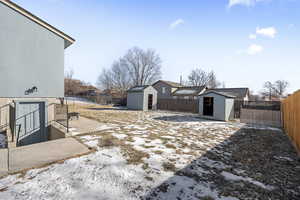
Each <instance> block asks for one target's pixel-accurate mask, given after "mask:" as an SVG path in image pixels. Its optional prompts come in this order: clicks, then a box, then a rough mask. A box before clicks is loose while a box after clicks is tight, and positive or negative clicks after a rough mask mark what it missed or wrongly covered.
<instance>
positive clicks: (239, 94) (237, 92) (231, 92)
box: [207, 88, 249, 99]
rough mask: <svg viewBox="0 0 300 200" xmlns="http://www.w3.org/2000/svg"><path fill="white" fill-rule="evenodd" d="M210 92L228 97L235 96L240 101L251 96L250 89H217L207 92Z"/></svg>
mask: <svg viewBox="0 0 300 200" xmlns="http://www.w3.org/2000/svg"><path fill="white" fill-rule="evenodd" d="M209 91H215V92H218V93H223V94H225V95H228V96H234V97H235V98H238V99H244V98H245V97H246V96H247V94H249V88H216V89H209V90H207V92H209Z"/></svg>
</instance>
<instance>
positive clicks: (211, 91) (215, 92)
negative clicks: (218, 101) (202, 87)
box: [199, 90, 236, 98]
mask: <svg viewBox="0 0 300 200" xmlns="http://www.w3.org/2000/svg"><path fill="white" fill-rule="evenodd" d="M210 93H214V94H218V95H221V96H224V97H227V98H236V96H233V95H230V94H228V93H226V92H217V91H214V90H208V91H206V92H204V93H202V94H200V95H199V96H205V95H207V94H210Z"/></svg>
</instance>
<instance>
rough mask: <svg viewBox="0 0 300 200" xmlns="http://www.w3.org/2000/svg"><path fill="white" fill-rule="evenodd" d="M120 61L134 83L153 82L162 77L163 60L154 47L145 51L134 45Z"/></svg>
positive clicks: (144, 83)
mask: <svg viewBox="0 0 300 200" xmlns="http://www.w3.org/2000/svg"><path fill="white" fill-rule="evenodd" d="M120 61H121V63H120V64H121V65H122V66H124V67H126V68H127V70H128V72H129V74H130V77H131V79H132V83H133V85H146V84H152V83H153V82H155V81H156V80H158V79H159V78H160V77H161V62H162V61H161V59H160V57H159V55H158V54H157V53H156V52H155V51H154V50H152V49H148V50H146V51H145V50H143V49H140V48H138V47H134V48H132V49H129V50H128V52H127V53H126V55H125V56H124V57H123V58H121V60H120Z"/></svg>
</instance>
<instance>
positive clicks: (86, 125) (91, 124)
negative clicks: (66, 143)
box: [69, 116, 105, 136]
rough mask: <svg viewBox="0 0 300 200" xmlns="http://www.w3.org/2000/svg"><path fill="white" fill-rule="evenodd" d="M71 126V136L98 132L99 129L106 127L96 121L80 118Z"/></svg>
mask: <svg viewBox="0 0 300 200" xmlns="http://www.w3.org/2000/svg"><path fill="white" fill-rule="evenodd" d="M69 126H70V129H69V131H70V133H69V134H70V135H72V136H74V135H79V134H84V133H91V132H94V131H97V130H98V129H99V127H100V128H101V127H102V126H105V125H104V124H103V123H100V122H98V121H96V120H92V119H88V118H85V117H81V116H80V117H79V119H78V120H76V119H74V120H71V121H70V122H69Z"/></svg>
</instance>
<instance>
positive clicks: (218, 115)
mask: <svg viewBox="0 0 300 200" xmlns="http://www.w3.org/2000/svg"><path fill="white" fill-rule="evenodd" d="M204 97H213V98H214V113H213V116H205V115H203V99H204ZM225 99H226V98H225V97H224V96H221V95H217V94H214V93H210V94H207V95H203V96H200V98H199V114H200V116H201V117H203V118H206V119H213V120H221V121H227V119H226V114H225V111H226V101H225Z"/></svg>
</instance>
